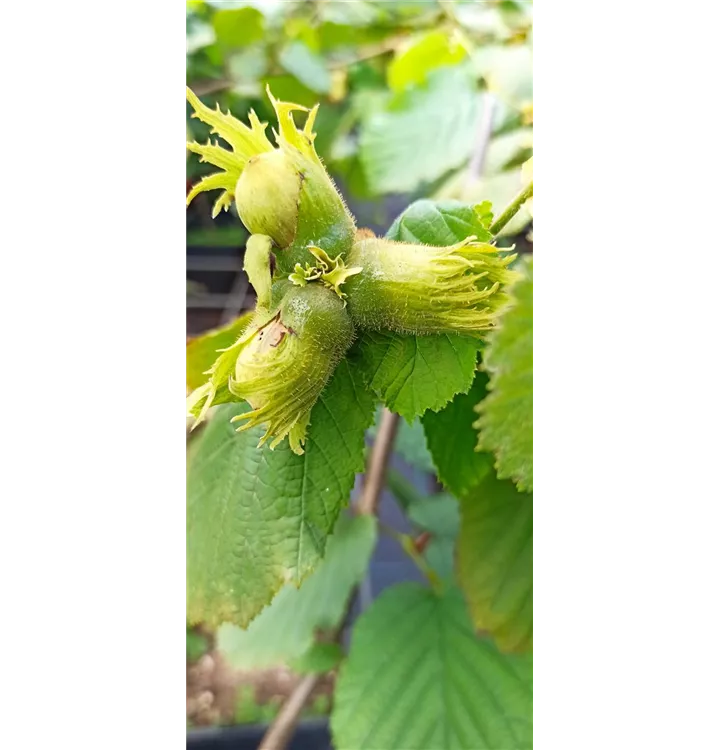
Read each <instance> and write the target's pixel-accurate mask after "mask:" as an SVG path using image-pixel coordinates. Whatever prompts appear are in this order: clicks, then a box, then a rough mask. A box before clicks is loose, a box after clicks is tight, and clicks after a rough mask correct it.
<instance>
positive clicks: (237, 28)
mask: <svg viewBox="0 0 718 750" xmlns="http://www.w3.org/2000/svg"><path fill="white" fill-rule="evenodd" d="M212 25H213V26H214V33H215V35H216V37H217V41H218V42H219V43H220V44H221V45H223V46H224V47H245V46H246V45H248V44H252V43H254V42H259V41H261V40H262V38H263V37H264V16H263V15H262V13H261V12H260V11H258V10H257V9H256V8H236V9H231V10H218V11H217V12H216V13H215V14H214V16H213V17H212Z"/></svg>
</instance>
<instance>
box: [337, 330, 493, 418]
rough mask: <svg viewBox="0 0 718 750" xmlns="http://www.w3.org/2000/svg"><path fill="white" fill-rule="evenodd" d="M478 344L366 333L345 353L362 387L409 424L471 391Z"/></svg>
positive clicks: (452, 338) (455, 338) (456, 339)
mask: <svg viewBox="0 0 718 750" xmlns="http://www.w3.org/2000/svg"><path fill="white" fill-rule="evenodd" d="M480 346H481V342H479V341H478V340H476V339H468V338H463V337H461V336H450V335H448V334H442V335H440V336H403V335H399V334H395V333H383V332H379V331H365V332H363V333H362V335H361V336H360V338H359V341H358V342H357V343H356V344H355V345H354V347H353V348H352V350H351V352H350V356H351V358H352V362H353V363H355V364H356V367H357V369H358V370H359V371H360V372H361V373H362V375H363V377H364V379H365V381H366V383H367V386H368V387H369V388H370V389H371V390H372V391H374V393H376V394H377V395H378V396H379V398H380V399H381V400H382V402H383V403H385V404H386V405H387V407H388V408H389V409H391V411H393V412H396V413H397V414H400V415H401V416H402V417H404V418H405V419H407V420H409V421H411V420H413V419H414V418H415V417H418V416H421V415H422V414H423V413H424V412H425V411H426V410H427V409H441V408H442V407H443V406H445V405H446V404H447V403H448V402H449V401H450V400H451V398H452V397H453V396H454V394H456V393H459V392H462V391H464V392H465V391H467V390H468V389H469V388H470V387H471V382H472V380H473V379H474V371H475V370H476V356H477V352H478V350H479V347H480Z"/></svg>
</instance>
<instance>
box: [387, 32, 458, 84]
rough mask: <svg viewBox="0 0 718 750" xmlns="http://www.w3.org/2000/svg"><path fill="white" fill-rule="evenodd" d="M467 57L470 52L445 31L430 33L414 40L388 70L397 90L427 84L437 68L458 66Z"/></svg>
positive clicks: (391, 81)
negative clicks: (432, 72)
mask: <svg viewBox="0 0 718 750" xmlns="http://www.w3.org/2000/svg"><path fill="white" fill-rule="evenodd" d="M465 57H466V50H465V49H464V48H463V47H462V46H461V45H459V44H456V42H455V41H453V40H452V39H451V38H450V37H449V35H448V34H447V33H446V32H444V31H430V32H429V33H427V34H424V35H423V36H420V37H418V38H417V39H414V40H412V41H411V43H410V44H409V46H408V47H406V48H405V49H403V50H402V51H401V52H399V53H398V54H396V55H395V56H394V59H393V60H392V61H391V62H390V63H389V65H388V67H387V70H386V78H387V83H388V84H389V86H390V87H391V88H392V89H394V91H403V90H404V89H406V88H408V87H410V86H412V85H416V84H421V83H425V82H426V77H427V74H428V73H429V72H430V71H432V70H434V69H435V68H441V67H444V66H450V65H456V64H457V63H459V62H461V61H462V60H463V59H464V58H465Z"/></svg>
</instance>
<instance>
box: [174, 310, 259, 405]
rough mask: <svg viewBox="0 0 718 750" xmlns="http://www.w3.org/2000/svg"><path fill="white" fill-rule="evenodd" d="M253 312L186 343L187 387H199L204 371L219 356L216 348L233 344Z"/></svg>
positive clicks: (205, 377) (204, 375)
mask: <svg viewBox="0 0 718 750" xmlns="http://www.w3.org/2000/svg"><path fill="white" fill-rule="evenodd" d="M252 315H253V313H251V312H250V313H245V314H244V315H241V316H240V317H239V318H236V319H235V320H233V321H231V322H230V323H227V325H225V326H222V327H221V328H215V329H213V330H211V331H207V332H206V333H203V334H202V335H200V336H196V337H195V338H193V339H192V340H191V341H189V342H188V344H187V387H188V388H189V389H190V390H194V389H195V388H199V387H200V386H201V385H203V384H204V383H206V382H207V378H208V375H206V374H205V373H206V372H207V370H209V368H210V367H212V365H213V364H214V361H215V360H216V359H217V357H218V356H219V354H218V351H217V350H218V349H225V348H227V347H228V346H231V345H232V344H234V342H235V341H236V340H237V339H238V338H239V337H240V336H241V335H242V333H243V332H244V329H245V328H246V327H247V326H248V325H249V321H250V320H251V319H252Z"/></svg>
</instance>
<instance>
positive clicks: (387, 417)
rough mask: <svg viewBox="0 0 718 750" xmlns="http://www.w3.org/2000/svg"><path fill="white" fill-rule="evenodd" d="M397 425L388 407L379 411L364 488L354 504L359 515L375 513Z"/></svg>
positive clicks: (397, 419)
mask: <svg viewBox="0 0 718 750" xmlns="http://www.w3.org/2000/svg"><path fill="white" fill-rule="evenodd" d="M398 425H399V415H398V414H392V413H391V412H390V411H389V410H388V409H384V410H383V411H382V413H381V421H380V422H379V430H378V431H377V435H376V440H375V441H374V447H373V448H372V451H371V456H369V468H368V470H367V473H366V475H365V477H364V489H363V491H362V494H361V497H360V498H359V502H358V503H357V506H356V512H357V514H358V515H360V516H369V515H373V514H374V513H376V506H377V504H378V503H379V496H380V495H381V491H382V489H383V488H384V477H385V476H386V467H387V465H388V463H389V457H390V456H391V450H392V447H393V446H394V438H395V437H396V428H397V426H398Z"/></svg>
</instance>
